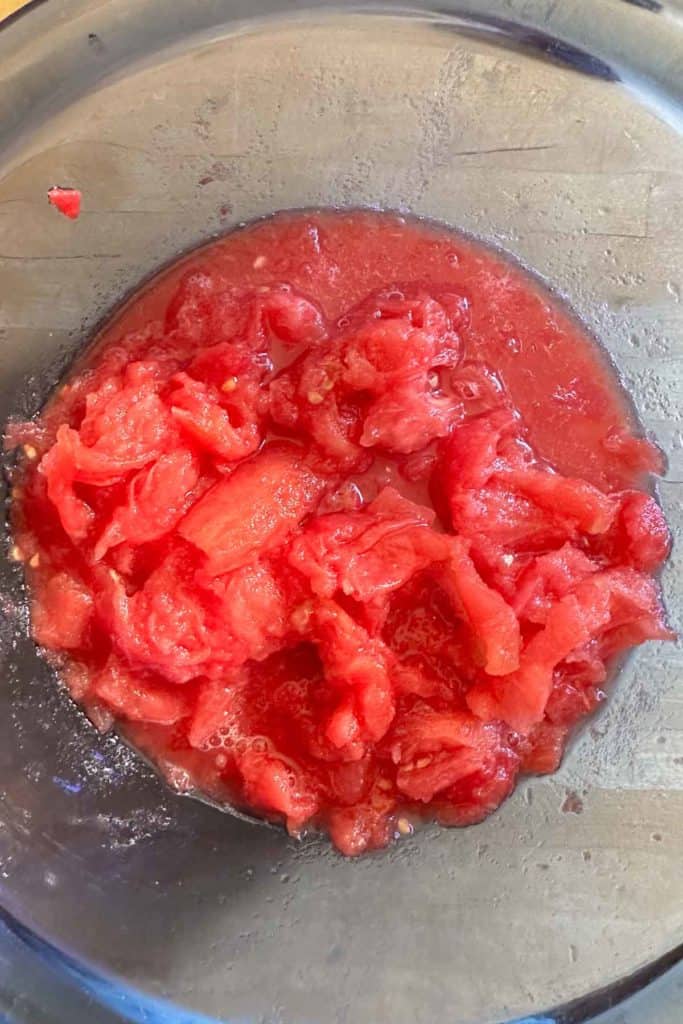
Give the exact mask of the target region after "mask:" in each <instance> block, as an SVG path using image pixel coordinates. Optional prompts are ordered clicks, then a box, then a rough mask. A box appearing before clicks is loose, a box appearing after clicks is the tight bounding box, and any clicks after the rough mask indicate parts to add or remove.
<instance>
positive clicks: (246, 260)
mask: <svg viewBox="0 0 683 1024" xmlns="http://www.w3.org/2000/svg"><path fill="white" fill-rule="evenodd" d="M8 443H9V445H10V446H22V448H23V457H22V458H21V460H20V465H19V468H18V470H17V475H16V478H15V491H14V495H15V496H14V500H13V507H12V516H13V525H14V540H15V546H14V548H13V553H14V556H15V557H16V558H17V559H20V560H22V561H23V562H25V564H26V566H27V572H28V574H29V580H30V590H31V594H32V623H33V634H34V637H35V639H36V641H37V643H38V644H40V645H41V646H42V647H43V648H44V649H45V650H46V651H47V652H48V654H49V656H50V658H51V659H52V660H53V662H55V663H56V664H57V665H58V667H59V670H60V672H61V675H62V678H63V679H64V681H65V682H66V685H67V686H68V688H69V690H70V692H71V694H72V696H73V697H74V699H75V700H76V701H78V702H79V703H80V704H81V705H82V706H83V707H84V708H85V709H86V711H87V712H88V714H89V715H90V717H91V718H92V720H93V721H94V722H95V724H96V725H98V727H100V728H102V729H106V728H109V727H111V726H112V725H114V724H116V725H117V727H118V728H120V729H121V730H122V731H123V732H124V733H125V735H126V736H128V737H129V738H130V739H131V741H132V742H133V743H134V744H136V745H137V746H138V748H139V749H141V750H142V751H144V752H145V753H146V754H147V755H148V756H149V757H150V758H151V759H152V760H153V761H155V762H156V763H157V764H158V766H159V768H160V769H161V771H162V772H163V773H164V775H165V776H166V777H167V778H168V779H169V781H170V782H171V783H172V784H174V785H175V786H176V787H178V788H180V789H186V790H195V791H197V790H198V791H201V792H203V793H206V794H208V795H209V796H211V797H212V798H213V799H215V800H219V801H223V802H226V803H230V804H232V805H234V806H236V807H239V808H241V809H243V810H249V811H251V812H253V813H254V814H256V815H259V816H265V817H268V818H271V819H273V820H276V821H282V822H284V823H285V824H286V826H287V828H288V829H289V830H290V832H291V833H293V834H300V833H301V832H302V831H303V830H305V829H306V828H319V829H323V830H325V831H327V832H328V833H329V834H330V836H331V838H332V840H333V842H334V843H335V844H336V846H337V847H338V848H339V849H340V850H341V851H343V852H344V853H346V854H357V853H360V852H362V851H364V850H367V849H371V848H376V847H381V846H383V845H385V844H386V843H387V842H388V841H389V840H390V839H391V837H392V836H393V835H395V834H396V832H399V833H405V832H407V831H409V830H410V828H411V826H412V823H413V822H415V821H418V820H424V819H425V818H426V819H434V820H437V821H439V822H441V823H443V824H446V825H467V824H471V823H473V822H477V821H479V820H481V819H482V818H484V817H485V816H486V815H488V814H489V813H490V812H491V811H493V810H494V809H495V808H496V807H497V806H498V805H499V804H500V803H501V801H502V800H503V799H504V798H505V797H506V796H507V795H508V794H509V793H510V791H511V790H512V788H513V787H514V784H515V780H516V779H517V777H518V776H519V774H520V773H524V772H527V773H528V772H537V773H538V772H552V771H554V770H555V769H556V768H557V766H558V764H559V762H560V759H561V756H562V752H563V748H564V744H565V741H566V738H567V735H568V733H569V731H570V730H571V728H572V727H573V726H574V725H575V724H576V722H578V721H579V720H580V719H581V718H582V717H584V716H585V715H587V714H589V713H590V712H591V711H592V710H593V709H594V708H595V707H596V705H597V704H599V702H600V701H602V700H603V699H604V696H605V695H604V691H603V686H604V685H605V682H606V680H607V679H608V676H609V671H610V665H611V664H613V661H614V659H615V658H616V657H617V656H618V655H619V654H620V653H622V652H624V651H626V650H628V649H629V648H631V647H632V646H634V645H636V644H639V643H641V642H643V641H645V640H648V639H665V638H668V637H669V636H670V633H669V631H668V629H667V628H666V625H665V621H664V615H663V611H662V606H661V603H660V594H659V589H658V585H657V583H656V581H655V578H654V576H653V573H655V571H656V570H657V569H658V567H659V566H660V565H661V563H662V562H663V560H664V559H665V557H666V555H667V553H668V548H669V536H668V531H667V527H666V523H665V522H664V519H663V516H662V513H661V511H660V509H659V507H658V505H657V503H656V502H655V501H654V499H653V498H652V497H651V496H650V494H649V493H648V491H647V490H646V489H644V488H645V485H646V484H647V479H648V474H649V473H651V472H657V470H658V469H659V468H660V455H659V453H658V451H657V450H656V449H655V448H654V447H653V446H651V445H650V444H649V443H648V442H647V441H645V440H643V439H642V438H641V437H640V436H639V435H638V432H637V424H635V422H634V420H633V418H632V415H631V413H630V411H629V406H628V403H627V401H626V399H625V396H624V394H623V393H622V391H621V390H620V388H619V386H618V385H617V382H616V380H615V377H614V374H613V371H612V370H611V369H610V368H609V366H608V364H607V363H606V361H605V360H604V359H603V358H602V357H601V354H600V352H599V350H598V349H597V348H596V346H595V344H594V343H593V342H592V341H591V340H590V339H589V338H588V337H587V336H586V334H585V333H584V331H583V330H582V329H581V327H580V326H579V325H578V324H577V323H576V321H575V320H573V319H572V318H571V317H570V316H568V315H567V313H565V312H564V311H563V309H562V308H561V307H560V306H559V305H558V303H557V302H556V301H555V300H554V299H553V298H552V297H551V296H550V295H549V294H548V293H547V292H545V291H544V290H543V289H542V288H541V287H540V285H539V284H538V283H537V282H536V281H534V280H533V279H532V278H530V277H529V276H528V275H527V274H525V273H524V272H523V271H522V270H521V269H520V268H518V267H517V266H515V265H512V264H510V263H508V262H506V261H505V260H504V259H503V258H502V257H501V256H499V255H498V254H496V253H494V252H492V251H490V250H488V249H486V248H484V247H482V246H481V245H478V244H476V243H475V242H472V241H469V240H466V239H464V238H462V237H460V236H459V235H457V234H455V233H453V232H450V231H448V230H446V229H445V228H440V227H437V226H434V225H430V224H425V223H421V222H418V221H413V220H410V219H406V218H402V217H398V216H395V215H390V214H382V213H372V212H347V213H342V212H334V211H329V212H324V211H323V212H318V213H295V214H282V215H278V216H276V217H273V218H272V219H269V220H266V221H262V222H260V223H258V224H255V225H252V226H250V227H248V228H245V229H242V230H239V231H236V232H234V233H233V234H231V235H229V236H228V237H226V238H224V239H222V240H220V241H218V242H216V243H215V244H212V245H211V246H209V247H207V248H204V249H202V250H200V251H198V252H196V253H193V254H191V255H190V256H189V257H187V258H185V259H184V260H183V261H181V262H179V263H178V264H176V265H175V266H174V267H172V268H171V269H170V270H168V271H166V272H164V273H163V274H162V275H160V276H159V277H158V278H157V279H156V280H155V281H154V282H153V283H152V284H150V285H147V286H146V287H145V288H144V289H143V290H142V291H141V292H139V293H138V294H137V295H136V296H135V297H134V298H133V299H132V300H131V301H130V302H129V303H128V305H127V306H126V307H125V308H124V310H123V311H122V312H121V313H119V314H118V315H117V316H116V317H115V318H114V319H113V321H112V322H110V324H109V325H108V326H107V327H106V328H105V330H104V331H103V333H102V334H101V336H100V337H99V340H98V341H97V343H96V345H95V346H94V347H92V348H91V349H90V350H89V352H88V353H87V354H86V357H85V358H84V359H83V360H81V361H80V363H79V364H78V365H77V366H76V368H75V369H74V371H73V372H72V374H71V375H70V376H69V377H68V379H67V380H66V382H65V383H63V384H62V386H61V387H60V388H59V389H58V390H57V392H56V393H55V395H54V396H53V397H52V399H51V400H50V402H49V403H48V405H47V406H46V408H45V409H44V411H43V413H42V415H41V416H40V417H39V418H38V419H37V421H35V422H33V423H28V424H14V425H13V426H12V427H11V428H10V431H9V435H8Z"/></svg>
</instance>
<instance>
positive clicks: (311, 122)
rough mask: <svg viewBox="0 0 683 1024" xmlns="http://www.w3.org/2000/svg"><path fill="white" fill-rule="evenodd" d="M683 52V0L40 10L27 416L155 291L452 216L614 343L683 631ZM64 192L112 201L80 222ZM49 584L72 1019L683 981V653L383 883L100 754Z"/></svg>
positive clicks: (2, 569)
mask: <svg viewBox="0 0 683 1024" xmlns="http://www.w3.org/2000/svg"><path fill="white" fill-rule="evenodd" d="M681 52H683V20H682V16H681V10H680V8H677V7H676V6H674V5H673V4H661V3H659V2H658V0H629V2H626V0H573V2H572V3H565V4H559V3H557V0H497V2H495V0H479V2H474V0H471V2H464V0H463V2H457V3H455V2H454V3H448V2H446V0H441V2H439V3H437V0H434V3H433V4H432V3H430V2H425V3H419V2H412V4H411V5H410V9H407V8H405V7H402V8H400V9H398V8H397V9H392V8H389V7H387V6H385V5H382V4H377V3H375V4H356V5H353V7H351V6H345V7H344V9H343V10H335V9H333V8H332V7H330V6H329V5H327V4H324V3H318V4H316V3H313V2H309V3H307V4H306V5H301V4H299V3H292V2H291V0H288V2H287V0H262V2H259V3H254V2H250V3H247V2H246V0H233V2H229V0H224V2H220V0H202V2H201V3H193V4H173V5H170V4H169V3H168V2H167V0H101V2H98V3H92V0H46V2H43V3H36V4H33V5H31V6H30V7H29V8H28V10H27V12H25V13H23V14H21V15H20V16H18V17H15V18H14V19H12V20H10V21H9V22H7V23H6V24H5V25H4V26H3V28H2V29H1V30H0V354H1V357H2V364H1V368H2V372H1V375H0V417H1V418H2V420H5V419H7V418H8V417H10V416H20V417H25V416H27V415H31V414H33V413H34V412H36V410H37V409H38V408H39V407H40V405H41V403H42V402H43V401H44V399H45V397H46V395H47V393H48V392H49V389H50V388H51V386H52V385H53V384H54V383H55V381H56V380H57V379H58V378H59V376H60V374H61V373H62V372H63V370H64V368H65V367H66V366H67V364H68V363H69V361H70V360H71V358H72V357H73V355H74V353H75V352H76V351H77V350H78V348H79V346H80V345H81V344H82V343H83V341H84V340H85V339H86V338H87V337H88V336H89V334H90V333H91V332H92V330H93V328H94V326H95V325H96V324H97V323H98V321H99V320H100V319H101V318H102V317H103V316H104V315H105V314H106V312H107V311H108V310H110V309H111V307H112V306H113V305H115V304H116V303H117V302H119V301H120V300H121V299H122V297H123V296H124V295H125V294H126V293H127V292H128V290H129V289H131V288H132V287H133V286H134V285H135V284H137V283H138V282H139V281H140V279H141V278H143V277H146V276H148V275H149V274H150V273H152V272H153V271H154V270H155V269H157V268H158V267H160V266H161V265H163V264H164V263H165V262H167V261H168V260H170V259H172V258H173V257H174V256H176V255H177V254H178V253H179V252H181V251H183V250H186V249H188V248H189V247H191V246H194V245H196V244H198V243H200V242H203V241H206V240H207V239H210V238H211V237H214V236H216V235H218V234H220V233H222V232H224V231H226V230H228V229H229V228H231V227H233V226H234V225H236V224H239V223H241V222H244V221H248V220H250V219H252V218H255V217H259V216H261V215H264V214H268V213H270V212H272V211H273V210H277V209H284V208H298V207H307V206H316V205H330V204H333V205H342V206H343V205H353V206H357V205H371V206H379V207H391V208H395V209H401V210H410V211H412V212H414V213H417V214H421V215H425V216H429V217H434V218H437V219H440V220H443V221H446V222H448V223H450V224H453V225H455V226H456V227H459V228H461V229H464V230H466V231H468V232H472V233H473V234H475V235H477V236H479V237H481V238H483V239H484V240H488V241H491V242H493V243H495V244H496V245H498V246H501V247H502V248H503V249H505V250H507V251H509V252H511V253H512V254H514V255H515V256H516V257H517V258H519V259H520V260H522V261H523V262H524V263H526V264H528V265H529V266H530V267H532V268H533V269H534V270H535V271H536V272H538V273H540V274H541V275H542V276H543V277H544V278H545V279H546V280H547V281H548V282H549V283H550V284H551V285H552V286H553V287H554V288H555V289H557V291H558V292H559V293H560V294H561V295H563V296H564V297H566V299H567V300H568V301H569V302H570V304H571V305H572V307H573V308H574V309H575V310H576V311H577V312H578V313H579V314H580V315H581V316H582V317H583V318H584V320H585V321H586V323H587V324H588V325H589V327H590V328H591V329H592V330H593V331H594V332H595V333H596V335H597V336H598V337H599V338H601V339H602V341H603V342H604V343H605V345H606V346H607V348H608V350H609V352H610V354H611V356H612V358H613V359H614V362H615V364H616V366H617V367H618V369H619V371H620V372H621V374H622V376H623V379H624V381H625V383H626V386H627V387H628V389H629V391H630V392H631V393H632V395H633V397H634V400H635V402H636V404H637V406H638V408H639V411H640V414H641V416H642V418H643V421H644V423H645V425H646V427H647V428H648V429H649V430H651V431H652V433H653V434H654V435H655V436H656V437H657V439H658V440H659V442H660V444H661V445H662V447H663V448H664V449H665V451H666V452H667V454H668V456H669V460H670V466H669V473H668V475H667V477H666V479H665V480H664V481H663V482H662V483H661V487H660V494H661V500H662V502H663V504H664V507H665V510H666V513H667V515H668V517H669V520H670V522H671V523H672V526H673V528H674V531H675V535H676V539H675V545H674V553H673V555H672V558H671V561H670V563H669V564H668V566H667V568H666V570H665V572H664V579H663V582H664V588H665V593H666V598H667V601H668V606H669V610H670V614H671V619H672V623H673V625H674V627H675V626H676V625H677V623H678V624H680V611H681V576H680V562H679V559H680V531H681V522H682V505H681V480H682V476H681V474H682V473H683V460H682V458H681V451H682V450H683V434H682V433H681V408H682V405H681V393H680V387H681V358H682V357H683V304H682V303H681V294H682V291H683V283H682V281H681V268H682V265H683V176H682V175H681V167H683V139H682V138H681V135H680V133H679V130H680V127H681V123H683V119H682V117H681V112H682V110H683V70H682V67H681ZM53 184H62V185H75V186H78V187H79V188H81V189H82V190H83V196H84V203H83V213H82V215H81V217H80V219H79V220H78V221H76V222H70V221H67V220H66V219H64V218H60V217H59V216H57V214H56V213H55V211H54V210H52V209H51V208H50V207H49V206H48V204H47V202H46V195H45V193H46V190H47V189H48V188H49V187H50V186H51V185H53ZM20 577H21V574H20V572H19V570H18V569H17V567H16V566H13V565H11V563H10V562H9V560H8V559H5V560H4V561H3V564H2V566H0V610H1V612H2V620H1V624H0V647H1V653H2V662H3V685H2V688H1V690H0V723H1V724H0V769H1V771H0V902H1V903H2V905H3V906H4V908H5V911H6V913H7V915H8V920H10V922H11V925H12V927H13V928H14V929H15V931H16V932H17V933H20V934H21V935H22V936H23V938H24V940H25V941H26V942H28V943H29V944H32V945H33V946H34V947H35V948H38V949H42V950H43V951H45V950H49V951H50V956H52V957H53V963H56V964H58V965H59V969H60V971H62V972H63V975H64V977H67V976H68V977H76V978H77V979H78V985H79V987H80V989H81V991H82V992H86V993H89V995H88V1002H87V1005H88V1006H90V1010H80V1009H74V1010H73V1017H72V1019H79V1018H80V1019H84V1020H86V1019H87V1020H88V1021H89V1022H91V1021H96V1020H97V1021H99V1020H100V1019H103V1020H104V1019H105V1017H102V1018H100V1016H98V1015H101V1014H105V1009H103V1007H104V1006H105V1004H106V1006H108V1007H109V1009H108V1010H106V1014H110V1015H111V1014H115V1015H117V1016H119V1017H124V1018H125V1017H128V1018H129V1019H136V1020H148V1021H155V1020H162V1019H164V1020H165V1019H167V1020H178V1021H179V1020H192V1021H195V1020H199V1019H202V1015H203V1016H204V1017H209V1018H220V1019H230V1020H245V1021H249V1022H252V1021H253V1022H256V1021H263V1022H266V1021H267V1022H271V1021H273V1022H274V1021H277V1022H281V1024H294V1022H297V1024H299V1022H306V1021H314V1022H316V1024H345V1022H350V1021H353V1022H354V1024H371V1022H372V1024H374V1022H376V1021H383V1020H391V1021H392V1022H393V1024H421V1022H425V1024H427V1022H428V1024H432V1022H433V1021H435V1020H437V1019H443V1018H444V1017H447V1019H448V1020H449V1021H451V1022H452V1024H493V1022H499V1021H502V1020H511V1019H513V1018H520V1017H524V1016H525V1015H526V1016H528V1015H529V1014H532V1015H536V1016H534V1018H533V1019H539V1020H541V1019H543V1017H544V1015H545V1018H546V1019H552V1020H561V1021H566V1022H569V1021H571V1022H574V1021H577V1020H581V1019H586V1017H587V1016H588V1015H589V1014H590V1013H592V1012H596V1011H597V1009H599V1008H600V1006H601V1005H602V1004H606V1003H607V1002H609V1001H614V1000H615V999H616V998H618V996H619V994H620V993H623V992H624V991H626V990H627V989H628V987H629V986H631V987H633V986H634V985H638V984H640V983H642V982H643V981H644V980H647V979H648V978H649V977H651V976H652V974H653V973H656V971H657V970H658V969H660V968H661V967H663V966H665V965H667V964H669V963H671V962H673V960H675V959H676V957H677V955H678V952H679V948H678V947H679V944H680V943H681V939H682V938H683V900H681V882H680V864H681V857H682V855H683V831H682V829H681V821H682V820H683V718H682V717H681V711H680V708H681V703H680V692H679V693H677V692H676V687H675V683H676V679H677V677H680V673H681V668H682V667H683V662H682V659H681V654H680V650H677V649H676V647H674V646H672V645H668V646H663V645H655V644H650V645H648V646H647V647H646V648H644V649H643V650H641V651H640V652H639V653H638V654H637V655H636V656H635V657H634V658H633V659H632V660H631V661H630V663H629V664H628V666H627V667H626V668H625V670H624V671H623V673H622V675H621V678H620V681H619V684H618V687H617V690H616V692H615V693H614V695H613V698H612V700H611V702H610V703H609V706H608V707H607V708H606V710H605V711H604V712H603V713H602V714H601V715H600V716H599V717H598V718H596V719H594V720H593V721H592V722H591V723H590V725H589V727H588V728H587V729H585V730H584V731H583V733H582V735H581V736H580V738H579V739H578V740H577V742H576V743H575V744H574V746H573V747H572V749H571V751H570V752H569V754H568V755H567V757H566V759H565V763H564V765H563V768H562V770H561V771H560V772H559V774H557V775H556V776H555V777H553V778H550V779H533V780H528V781H526V782H524V783H523V784H522V785H521V786H520V787H519V789H518V791H517V793H516V794H515V796H514V797H513V798H512V799H511V800H510V801H509V802H508V803H507V804H506V805H505V806H504V807H503V808H502V809H501V810H500V812H499V813H497V814H496V815H495V816H494V817H493V818H491V819H490V820H489V821H487V822H485V823H484V824H482V825H479V826H477V827H474V828H470V829H467V830H465V831H457V830H451V831H447V830H438V829H426V830H425V831H423V832H420V833H419V834H417V835H415V836H413V837H411V838H409V839H407V840H404V841H402V842H401V843H400V844H399V845H397V846H396V847H395V848H393V849H391V850H390V851H388V852H385V853H379V854H376V855H373V856H369V857H365V858H363V859H360V860H357V861H348V860H344V859H343V858H341V857H339V856H337V855H336V854H334V853H333V852H332V851H331V849H330V847H329V846H328V844H327V843H326V842H325V841H324V840H319V839H309V840H306V841H304V842H301V843H296V842H294V841H292V840H290V839H288V838H287V837H286V836H285V835H284V833H283V832H281V831H278V830H274V829H271V828H262V827H256V826H254V825H250V824H248V823H245V822H243V821H239V820H236V819H235V818H233V817H230V816H229V815H225V814H221V813H219V812H218V811H216V810H214V809H212V808H210V807H207V806H204V805H201V804H199V803H197V802H195V801H192V800H188V799H183V798H181V797H178V796H175V795H173V794H172V793H171V792H169V791H168V790H167V789H165V788H164V787H163V785H162V784H161V783H160V782H159V781H158V779H157V778H156V776H155V775H154V774H153V773H152V772H151V771H150V770H149V769H148V768H147V767H146V766H145V765H144V764H143V763H142V762H140V761H139V760H138V759H137V758H136V757H135V756H134V755H133V754H132V753H131V752H130V751H129V750H128V749H127V748H125V747H123V746H122V745H121V744H120V743H119V742H117V740H116V739H115V738H113V737H104V738H103V737H101V736H99V735H98V734H97V733H96V732H95V731H94V729H93V728H92V727H91V726H90V725H89V724H88V723H87V722H86V721H85V720H84V718H83V717H82V716H81V715H80V713H79V712H78V711H77V710H76V709H75V707H73V706H72V705H71V704H70V703H69V701H68V700H67V699H66V697H65V696H64V695H63V693H62V692H61V691H59V690H58V689H57V687H56V686H55V684H54V679H53V677H52V676H51V672H50V670H49V669H48V668H47V666H46V665H45V663H44V662H42V661H41V660H40V658H39V657H38V656H37V654H36V652H35V650H34V648H33V646H32V644H31V642H30V641H29V640H28V639H27V633H26V626H27V624H26V609H25V602H24V595H23V592H22V588H21V578H20ZM93 998H94V999H95V1000H96V1002H97V1006H98V1007H99V1008H98V1009H95V1008H93V1007H94V1006H95V1004H93V1003H92V1002H91V1000H92V999H93ZM158 1000H162V1001H165V1002H162V1003H159V1002H158ZM69 1005H71V1004H69ZM74 1005H75V1004H74ZM169 1005H172V1006H174V1007H176V1008H178V1007H184V1008H186V1011H185V1012H184V1013H182V1014H181V1012H180V1010H177V1012H176V1011H171V1010H170V1009H169V1008H168V1007H169ZM160 1007H161V1009H160ZM562 1007H564V1009H556V1010H553V1008H562ZM41 1019H43V1018H41ZM47 1019H55V1018H50V1017H49V1016H48V1018H47ZM56 1019H59V1017H57V1018H56ZM62 1019H63V1018H62ZM106 1019H108V1018H106Z"/></svg>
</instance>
